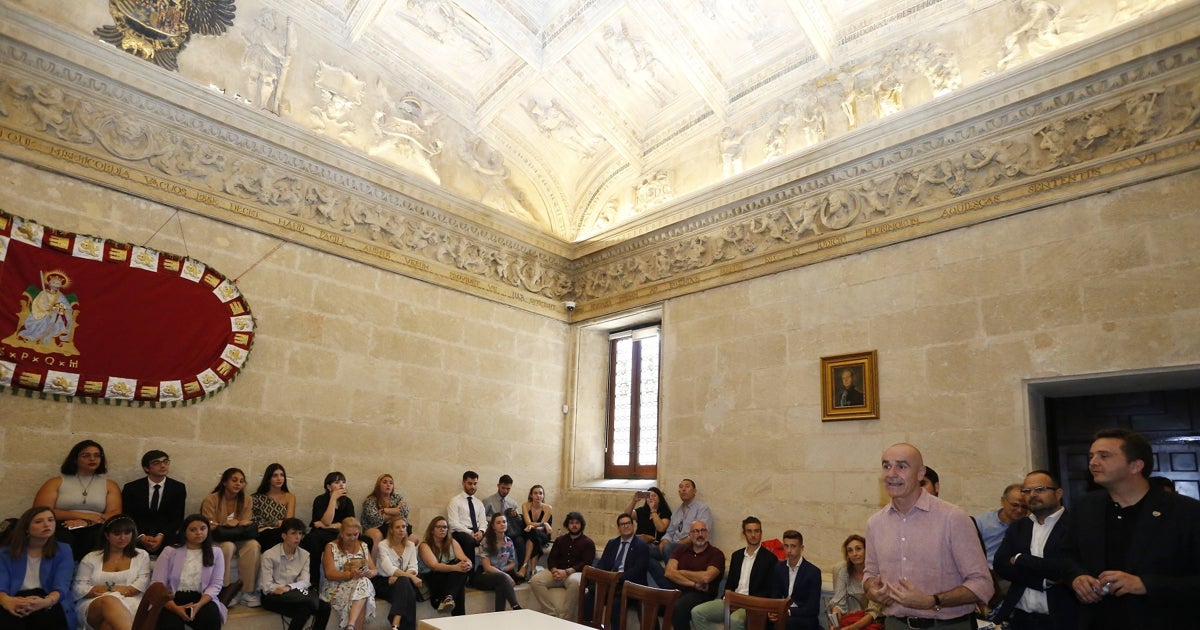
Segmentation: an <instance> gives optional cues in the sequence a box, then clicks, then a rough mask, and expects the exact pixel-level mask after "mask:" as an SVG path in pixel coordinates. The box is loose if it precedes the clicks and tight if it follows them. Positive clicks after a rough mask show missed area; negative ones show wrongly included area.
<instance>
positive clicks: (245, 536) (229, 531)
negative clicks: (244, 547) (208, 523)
mask: <svg viewBox="0 0 1200 630" xmlns="http://www.w3.org/2000/svg"><path fill="white" fill-rule="evenodd" d="M256 538H258V526H257V525H255V524H254V523H251V524H249V525H217V526H216V527H214V528H213V529H212V539H213V540H215V541H217V542H238V541H242V540H254V539H256Z"/></svg>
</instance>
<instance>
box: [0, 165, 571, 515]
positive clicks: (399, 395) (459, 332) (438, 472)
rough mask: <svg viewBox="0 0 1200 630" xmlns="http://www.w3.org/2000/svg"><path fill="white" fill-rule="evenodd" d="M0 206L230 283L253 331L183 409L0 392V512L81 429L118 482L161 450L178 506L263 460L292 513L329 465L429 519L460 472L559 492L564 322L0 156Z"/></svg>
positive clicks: (250, 473) (358, 486)
mask: <svg viewBox="0 0 1200 630" xmlns="http://www.w3.org/2000/svg"><path fill="white" fill-rule="evenodd" d="M0 208H3V209H4V210H5V211H7V212H9V213H11V214H15V215H18V216H22V217H25V218H28V219H31V220H34V221H37V222H39V223H42V224H44V225H47V226H51V227H55V228H59V229H63V230H68V231H73V232H79V233H83V234H91V235H96V236H102V237H105V238H111V239H113V240H117V241H123V242H130V243H135V244H138V245H145V246H147V247H151V248H154V249H158V250H161V251H167V252H173V253H178V254H187V255H190V256H192V257H195V258H197V259H199V260H201V261H203V262H205V263H207V264H209V265H211V266H213V267H214V268H216V269H217V270H219V271H221V272H222V273H224V274H225V275H226V276H228V277H230V278H236V277H238V276H241V279H240V281H239V282H238V286H239V287H240V289H241V291H242V292H243V293H244V294H245V295H246V297H247V301H248V302H249V304H250V307H251V309H252V310H253V313H254V315H255V317H256V320H257V324H258V331H257V338H256V341H255V344H254V348H253V350H252V352H251V355H250V360H249V362H248V363H247V365H246V369H245V370H244V371H243V373H242V374H241V376H240V377H239V378H238V379H237V380H236V381H235V382H234V383H233V384H232V385H231V386H230V387H229V388H228V389H226V390H225V391H223V392H221V393H219V394H218V395H217V396H215V397H214V398H212V399H209V400H207V401H205V402H202V403H199V404H196V405H193V406H190V407H185V408H174V409H173V408H165V409H151V408H140V407H132V408H131V407H126V406H123V405H104V404H101V405H92V404H78V403H65V402H54V401H50V400H40V399H38V398H36V397H34V398H27V397H25V396H24V395H19V396H12V395H9V392H3V393H0V453H2V455H0V478H3V479H4V480H5V485H6V487H7V488H8V491H7V492H5V493H4V495H3V496H2V497H0V516H10V515H11V516H15V515H18V514H20V512H21V511H23V510H24V509H25V508H27V507H29V505H30V503H31V501H32V500H33V496H34V493H35V492H36V491H37V489H38V487H39V485H40V484H41V483H42V482H43V481H44V480H45V479H47V478H49V477H51V476H53V475H56V474H58V472H57V471H58V467H59V465H60V464H61V462H62V460H63V457H64V456H65V455H66V454H67V451H68V450H69V449H70V448H71V446H72V445H73V444H74V443H75V442H77V441H78V440H81V439H85V438H92V439H95V440H97V441H99V442H100V443H101V444H103V445H104V447H105V450H106V452H107V455H108V458H109V464H110V471H111V475H112V477H113V478H115V479H116V480H117V481H118V482H121V483H123V482H125V481H128V480H131V479H133V478H135V477H136V476H140V475H141V474H142V473H141V469H140V466H139V461H140V457H141V454H142V453H143V452H144V451H146V450H148V449H151V448H161V449H163V450H165V451H167V452H168V453H170V455H171V459H172V473H173V476H176V477H178V478H180V479H182V480H183V481H184V482H186V483H187V484H188V486H189V501H188V503H189V505H188V507H189V509H195V508H198V507H199V503H200V500H201V499H202V498H203V496H204V494H206V493H208V492H209V491H211V490H212V488H213V486H215V485H216V484H217V482H218V480H219V479H220V475H221V472H222V471H223V470H224V469H225V468H226V467H231V466H236V467H239V468H242V469H243V470H244V471H245V472H246V475H247V477H248V479H249V480H250V483H251V485H252V486H255V487H256V486H257V484H258V481H259V479H260V478H261V475H262V471H263V470H264V469H265V467H266V466H267V464H269V463H271V462H275V461H278V462H280V463H282V464H283V465H284V466H285V468H286V469H287V471H288V474H289V476H290V478H291V481H290V486H291V488H292V490H293V492H295V493H296V494H297V496H298V499H299V506H300V508H299V510H298V511H299V516H301V517H302V518H304V519H306V520H307V519H308V518H309V506H310V505H311V501H312V498H313V497H314V496H315V495H316V494H318V493H319V492H321V491H322V487H321V484H322V481H323V478H324V476H325V473H327V472H328V471H331V470H340V471H342V472H344V473H345V474H346V475H347V477H348V478H349V482H350V492H351V497H352V498H353V499H354V500H355V504H356V505H361V503H362V499H363V497H364V496H365V495H366V494H367V493H368V492H369V491H370V489H371V486H372V484H373V483H374V481H375V477H376V476H377V475H379V474H381V473H385V472H387V473H391V474H393V475H394V476H395V477H396V481H397V486H398V487H399V488H400V490H401V492H402V493H403V494H404V495H405V497H406V498H407V499H408V500H409V502H410V503H411V505H412V516H413V517H414V518H413V520H414V521H416V520H418V519H428V518H429V517H431V516H432V515H434V514H437V513H443V512H444V511H445V505H446V502H447V500H448V499H449V497H450V496H451V495H453V494H454V493H455V492H458V491H459V480H460V478H461V474H462V471H463V470H465V469H467V468H472V469H474V470H476V471H478V472H479V473H480V475H481V484H480V492H481V496H483V495H486V494H491V493H492V492H494V491H495V490H494V488H495V483H496V478H497V477H499V476H500V474H502V473H509V474H511V475H512V476H513V477H515V478H516V480H517V487H518V489H520V488H522V487H524V488H526V489H527V488H528V487H529V485H532V484H533V483H541V484H543V485H545V486H546V487H547V492H548V493H549V494H548V496H550V497H555V496H556V495H557V494H558V480H559V478H560V477H561V473H560V464H559V457H558V454H559V453H560V452H561V451H562V440H561V435H562V432H561V430H560V427H561V424H562V410H561V407H562V389H563V382H564V378H565V376H564V370H565V368H564V365H565V347H566V346H565V340H566V338H567V334H566V333H567V326H566V324H563V323H561V322H557V321H554V320H552V319H549V318H546V317H541V316H537V315H534V314H531V313H529V312H526V311H521V310H518V309H514V308H512V307H508V306H503V305H501V304H497V303H495V302H491V301H487V300H483V299H480V298H476V297H472V296H469V295H466V294H463V293H459V292H455V291H447V290H445V289H440V288H437V287H434V286H433V285H430V284H427V283H424V282H420V281H417V280H412V279H409V278H405V277H402V276H399V275H396V274H392V273H388V272H385V271H381V270H379V269H377V268H374V267H370V266H367V265H364V264H361V263H357V262H353V261H349V260H346V259H343V258H338V257H336V256H332V255H329V254H326V253H321V252H318V251H314V250H311V249H306V248H303V247H300V246H297V245H294V244H285V245H284V246H283V247H281V248H279V249H278V250H277V251H275V252H274V253H273V254H270V255H269V256H267V255H268V253H270V252H271V251H272V249H273V248H275V246H276V245H277V244H278V241H277V240H276V239H274V238H271V237H269V236H265V235H262V234H258V233H254V232H250V231H248V230H244V229H241V228H236V227H233V226H230V225H228V224H224V223H220V222H217V221H213V220H210V219H207V218H203V217H200V216H197V215H195V214H190V213H179V214H178V215H176V214H175V212H174V211H173V210H172V209H171V208H169V207H166V206H163V205H159V204H156V203H152V202H148V201H144V200H141V199H138V198H135V197H132V196H129V195H126V194H123V193H120V192H117V191H113V190H108V189H103V188H99V187H96V186H93V185H90V184H85V183H81V182H79V181H77V180H74V179H70V178H66V177H63V176H59V175H54V174H51V173H48V172H45V171H41V170H37V169H33V168H29V167H26V166H23V165H20V164H17V163H14V162H8V161H0ZM264 256H266V258H265V259H263V257H264ZM132 307H133V308H153V305H152V304H150V305H136V306H132ZM81 325H83V324H82V323H81ZM520 494H521V496H524V490H520ZM416 526H417V527H418V528H419V529H423V527H424V522H420V523H417V524H416Z"/></svg>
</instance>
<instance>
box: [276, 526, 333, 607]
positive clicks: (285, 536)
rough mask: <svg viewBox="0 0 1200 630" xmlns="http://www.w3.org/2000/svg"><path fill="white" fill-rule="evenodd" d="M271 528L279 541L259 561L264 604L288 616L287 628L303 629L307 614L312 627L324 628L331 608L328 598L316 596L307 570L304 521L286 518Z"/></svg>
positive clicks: (315, 590)
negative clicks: (301, 542) (310, 619)
mask: <svg viewBox="0 0 1200 630" xmlns="http://www.w3.org/2000/svg"><path fill="white" fill-rule="evenodd" d="M272 530H273V531H278V532H280V534H279V535H280V542H281V543H282V544H279V545H272V546H271V547H270V548H269V549H267V550H266V551H264V552H263V554H262V560H261V561H260V562H259V565H258V567H259V568H258V580H259V581H258V584H259V590H260V591H261V592H262V606H263V608H266V609H267V610H269V611H271V612H277V613H279V614H281V615H283V616H285V617H288V618H290V619H291V622H290V623H289V624H288V630H304V626H305V624H306V623H307V622H308V619H309V617H312V618H313V628H317V629H318V630H324V628H325V626H327V625H329V614H330V610H331V609H330V607H329V603H328V602H326V601H324V600H322V599H320V598H319V597H317V589H316V587H315V586H313V582H312V577H311V575H310V574H309V572H308V568H309V562H308V552H307V551H305V550H303V549H301V548H300V540H301V539H303V538H304V521H302V520H300V519H298V518H295V517H289V518H285V519H283V522H281V523H280V524H279V527H277V528H272Z"/></svg>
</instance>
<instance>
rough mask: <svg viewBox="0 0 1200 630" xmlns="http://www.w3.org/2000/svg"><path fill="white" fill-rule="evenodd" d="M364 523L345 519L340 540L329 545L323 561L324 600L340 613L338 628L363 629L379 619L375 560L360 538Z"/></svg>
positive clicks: (322, 595) (326, 547)
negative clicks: (374, 581) (372, 579)
mask: <svg viewBox="0 0 1200 630" xmlns="http://www.w3.org/2000/svg"><path fill="white" fill-rule="evenodd" d="M360 534H362V525H360V524H359V522H358V519H356V518H354V517H353V516H347V517H346V518H344V519H342V522H341V528H340V529H339V531H338V537H337V540H335V541H333V542H331V543H329V544H328V545H326V546H325V555H324V557H323V559H322V561H321V562H322V564H323V565H324V568H325V585H324V586H323V587H321V599H322V600H324V601H327V602H329V606H330V607H331V608H333V610H334V611H335V612H337V614H338V627H339V628H344V629H345V630H355V629H358V630H361V629H362V628H363V627H364V624H365V623H366V622H367V621H370V620H372V619H374V618H375V587H374V585H372V584H371V578H373V577H375V575H376V574H377V572H376V570H375V560H374V559H373V558H372V557H371V550H370V549H368V548H367V543H365V542H363V541H361V540H359V539H358V538H359V535H360Z"/></svg>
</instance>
